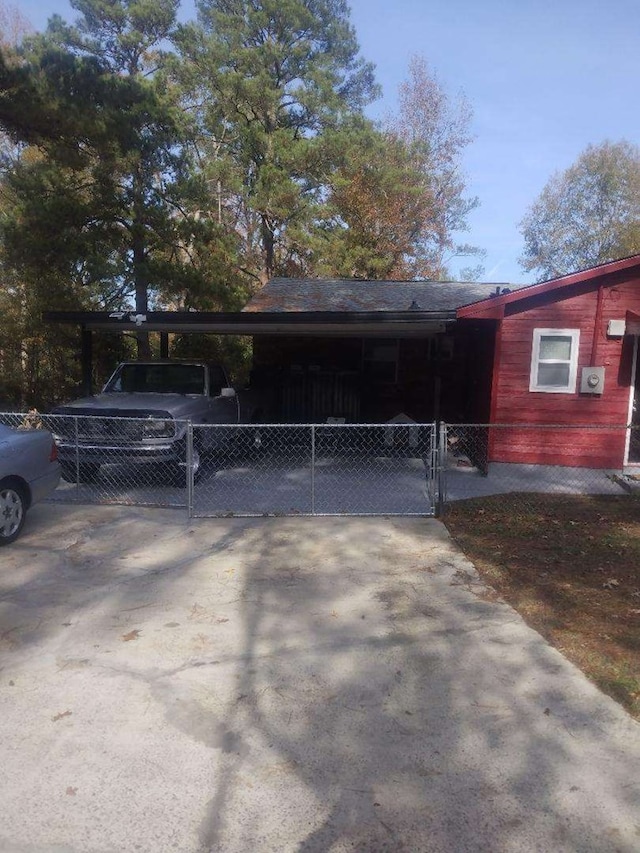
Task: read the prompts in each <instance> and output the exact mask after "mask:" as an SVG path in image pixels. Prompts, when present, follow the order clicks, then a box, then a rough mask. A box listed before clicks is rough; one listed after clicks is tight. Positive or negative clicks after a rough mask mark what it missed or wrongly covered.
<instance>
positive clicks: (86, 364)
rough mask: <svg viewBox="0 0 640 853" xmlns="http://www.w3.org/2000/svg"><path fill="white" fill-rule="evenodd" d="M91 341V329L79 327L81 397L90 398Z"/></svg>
mask: <svg viewBox="0 0 640 853" xmlns="http://www.w3.org/2000/svg"><path fill="white" fill-rule="evenodd" d="M92 344H93V340H92V337H91V329H87V327H86V326H81V327H80V362H81V367H82V392H81V393H82V396H83V397H90V396H91V391H92V390H93V388H92V385H93V383H92V381H91V374H92V372H93V370H92V369H93V364H92V362H93V346H92Z"/></svg>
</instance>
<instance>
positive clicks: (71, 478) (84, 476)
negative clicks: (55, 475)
mask: <svg viewBox="0 0 640 853" xmlns="http://www.w3.org/2000/svg"><path fill="white" fill-rule="evenodd" d="M60 467H61V472H60V473H61V475H62V479H63V480H65V481H66V482H67V483H76V482H78V483H95V481H96V479H97V477H98V471H99V470H100V465H99V464H98V463H96V462H81V463H80V465H79V466H78V468H77V469H76V466H75V463H73V462H63V463H62V464H61V466H60Z"/></svg>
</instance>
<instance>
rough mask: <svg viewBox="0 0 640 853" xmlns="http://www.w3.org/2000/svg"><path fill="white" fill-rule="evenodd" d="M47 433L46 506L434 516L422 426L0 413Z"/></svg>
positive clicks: (432, 465)
mask: <svg viewBox="0 0 640 853" xmlns="http://www.w3.org/2000/svg"><path fill="white" fill-rule="evenodd" d="M0 422H2V423H5V424H7V425H9V426H13V427H17V428H29V427H31V428H33V427H40V428H44V429H48V430H50V431H51V432H52V433H53V435H54V437H55V440H56V444H57V445H58V453H59V459H60V464H61V466H62V482H61V485H60V487H59V488H58V489H57V490H56V492H55V493H54V496H53V498H52V499H53V500H59V501H67V502H77V503H112V504H125V505H126V504H131V505H134V504H135V505H138V506H173V507H185V508H187V509H188V511H189V514H190V515H196V516H233V515H241V516H260V515H433V513H434V510H435V500H436V494H435V478H436V431H435V426H434V425H432V424H427V425H422V424H382V425H371V424H366V425H357V424H319V425H314V424H311V425H308V424H305V425H291V424H280V425H279V424H269V425H261V424H255V425H254V424H251V425H249V424H222V425H210V424H206V425H203V424H200V425H192V424H191V423H189V422H187V421H174V420H173V419H170V420H169V419H156V418H148V417H147V418H140V417H111V416H104V415H95V416H86V415H82V416H76V415H46V414H38V413H35V412H32V413H27V414H24V413H3V414H0Z"/></svg>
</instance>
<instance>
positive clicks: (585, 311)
mask: <svg viewBox="0 0 640 853" xmlns="http://www.w3.org/2000/svg"><path fill="white" fill-rule="evenodd" d="M457 318H458V320H460V321H471V320H473V321H475V322H480V323H486V324H487V327H490V326H492V327H493V328H495V338H494V353H493V378H492V382H491V392H490V397H491V402H490V415H489V419H490V422H491V423H492V424H513V425H516V427H519V426H520V425H524V424H535V425H539V426H540V429H531V428H524V427H520V428H515V429H494V430H491V436H490V441H489V447H488V461H489V462H521V463H534V464H548V465H571V466H586V467H590V468H613V469H621V468H623V467H625V468H633V466H638V467H639V468H640V441H639V440H638V439H640V362H639V359H640V356H639V347H638V336H639V335H640V256H634V257H631V258H626V259H624V260H620V261H614V262H611V263H607V264H602V265H601V266H598V267H594V268H592V269H588V270H584V271H582V272H578V273H574V274H572V275H566V276H562V277H561V278H558V279H554V280H552V281H546V282H543V283H541V284H535V285H532V286H530V287H525V288H522V289H520V290H517V291H514V292H510V293H504V294H501V295H496V296H493V297H491V298H489V299H484V300H482V301H480V302H476V303H473V304H470V305H467V306H464V307H462V308H459V309H458V311H457ZM629 424H633V425H636V426H638V427H639V429H627V428H626V427H627V425H629ZM585 426H589V427H590V429H588V430H587V429H584V427H585ZM554 427H556V428H554ZM579 427H582V429H580V428H579ZM594 427H597V428H598V429H594Z"/></svg>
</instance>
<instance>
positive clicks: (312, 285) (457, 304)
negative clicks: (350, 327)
mask: <svg viewBox="0 0 640 853" xmlns="http://www.w3.org/2000/svg"><path fill="white" fill-rule="evenodd" d="M518 287H519V286H518V285H510V284H496V283H492V284H490V283H470V282H457V281H446V282H440V281H355V280H345V279H308V278H274V279H271V281H269V282H267V284H265V285H264V287H263V288H262V290H260V292H259V293H257V294H256V295H255V296H254V297H253V298H252V299H251V300H250V301H249V302H248V303H247V305H246V306H245V307H244V308H243V311H249V312H262V311H282V312H296V311H350V312H357V311H408V310H411V309H413V310H422V311H434V312H435V311H437V312H442V311H455V310H456V308H461V307H462V306H463V305H471V304H472V303H473V302H479V301H480V300H482V299H487V298H488V297H489V296H491V295H492V294H495V293H496V290H497V289H498V292H500V293H501V292H502V291H503V290H504V289H505V288H508V289H509V290H515V289H518Z"/></svg>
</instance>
